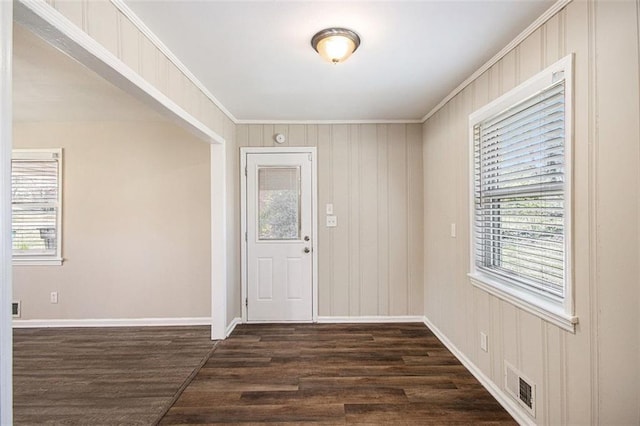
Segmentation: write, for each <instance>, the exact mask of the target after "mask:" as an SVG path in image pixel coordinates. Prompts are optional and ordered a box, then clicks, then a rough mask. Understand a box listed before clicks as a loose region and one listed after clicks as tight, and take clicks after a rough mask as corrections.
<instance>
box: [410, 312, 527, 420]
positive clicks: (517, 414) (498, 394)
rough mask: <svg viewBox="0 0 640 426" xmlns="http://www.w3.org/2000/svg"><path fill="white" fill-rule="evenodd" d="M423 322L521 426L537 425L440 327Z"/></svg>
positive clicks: (427, 320) (427, 321) (429, 322)
mask: <svg viewBox="0 0 640 426" xmlns="http://www.w3.org/2000/svg"><path fill="white" fill-rule="evenodd" d="M422 320H423V322H424V324H425V325H426V326H427V327H429V329H430V330H431V331H432V332H433V334H435V335H436V337H437V338H438V339H440V341H441V342H442V343H443V344H444V345H445V346H446V347H447V349H449V350H450V351H451V353H453V354H454V355H455V357H456V358H458V360H459V361H460V362H461V363H462V365H464V366H465V367H466V368H467V370H469V371H470V372H471V374H473V376H474V377H475V378H476V379H478V381H479V382H480V383H481V384H482V386H484V387H485V389H487V390H488V391H489V393H490V394H491V395H493V397H494V398H495V399H496V400H497V401H498V403H500V405H502V407H504V409H505V410H507V412H508V413H509V414H511V416H513V418H514V419H515V420H516V421H517V422H518V423H519V424H521V425H527V426H535V424H536V423H535V422H534V421H533V420H532V419H531V418H530V417H529V416H528V415H527V414H526V413H524V412H523V411H522V410H521V409H520V407H519V406H518V404H517V403H516V402H515V401H514V400H513V399H512V398H511V397H510V396H509V395H507V394H506V393H505V392H504V391H503V390H502V389H500V387H498V385H496V384H495V383H494V382H493V381H492V380H491V379H490V378H489V377H488V376H487V375H486V374H484V373H483V372H482V370H480V368H478V366H477V365H475V364H474V363H473V362H472V361H471V360H470V359H469V358H467V356H466V355H465V354H464V353H463V352H462V351H461V350H460V349H458V348H457V347H456V345H454V344H453V342H451V340H449V339H448V338H447V336H445V335H444V333H442V332H441V331H440V329H438V327H436V326H435V325H434V324H433V323H432V322H431V321H429V318H427V317H423V318H422Z"/></svg>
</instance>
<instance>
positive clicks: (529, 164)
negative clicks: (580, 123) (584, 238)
mask: <svg viewBox="0 0 640 426" xmlns="http://www.w3.org/2000/svg"><path fill="white" fill-rule="evenodd" d="M572 59H573V58H572V56H568V57H566V58H564V59H562V60H561V61H559V62H557V63H556V64H554V65H552V66H550V67H549V68H547V69H545V70H544V71H542V72H541V73H539V74H537V75H536V76H534V77H533V78H531V79H529V80H527V81H526V82H525V83H523V84H521V85H520V86H518V87H516V88H515V89H513V90H511V91H510V92H508V93H506V94H505V95H503V96H502V97H500V98H498V99H497V100H495V101H494V102H492V103H490V104H488V105H486V106H485V107H483V108H481V109H480V110H478V111H476V112H474V113H473V114H471V116H470V117H469V124H470V147H471V153H470V156H471V165H470V166H471V170H472V173H471V176H472V182H471V216H472V218H471V229H472V232H471V242H470V246H471V268H470V274H469V276H470V278H471V282H472V283H473V284H474V285H476V286H478V287H481V288H483V289H485V290H487V291H488V292H490V293H492V294H494V295H496V296H498V297H501V298H502V299H505V300H507V301H510V302H511V303H513V304H515V305H516V306H518V307H520V308H522V309H525V310H527V311H529V312H532V313H534V314H536V315H538V316H540V317H542V318H543V319H545V320H548V321H550V322H552V323H554V324H556V325H558V326H560V327H563V328H565V329H567V330H570V331H573V330H574V325H575V323H576V322H577V318H575V317H574V312H573V291H572V274H571V254H572V253H571V213H572V208H571V175H572V172H571V163H572V156H571V145H572V132H571V130H572V119H571V118H572V110H571V105H572Z"/></svg>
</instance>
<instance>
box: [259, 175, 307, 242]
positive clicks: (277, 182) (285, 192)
mask: <svg viewBox="0 0 640 426" xmlns="http://www.w3.org/2000/svg"><path fill="white" fill-rule="evenodd" d="M258 239H259V240H298V239H300V167H259V168H258Z"/></svg>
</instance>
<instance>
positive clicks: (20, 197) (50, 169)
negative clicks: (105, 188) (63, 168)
mask: <svg viewBox="0 0 640 426" xmlns="http://www.w3.org/2000/svg"><path fill="white" fill-rule="evenodd" d="M51 156H52V157H53V158H50V159H16V158H14V159H13V160H12V162H11V193H12V211H13V226H12V241H13V253H14V255H18V256H20V255H55V254H56V251H57V239H58V229H57V223H58V211H59V206H58V200H59V194H58V187H59V182H58V176H59V173H58V167H59V163H58V160H57V158H56V157H55V154H51Z"/></svg>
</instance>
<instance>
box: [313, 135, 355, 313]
mask: <svg viewBox="0 0 640 426" xmlns="http://www.w3.org/2000/svg"><path fill="white" fill-rule="evenodd" d="M332 133H333V138H332V141H333V149H332V158H331V162H332V165H333V175H332V176H331V179H332V182H333V191H334V192H333V211H334V214H335V215H336V216H337V217H338V226H337V227H336V228H332V229H331V232H332V234H333V247H332V249H333V253H334V257H333V270H332V273H333V292H332V296H333V299H332V300H331V306H332V308H333V309H332V311H333V315H337V316H348V315H349V306H350V300H349V295H350V294H351V292H350V291H349V279H350V275H349V272H350V270H349V265H350V263H351V254H350V252H349V250H350V247H351V244H350V241H349V238H350V235H351V233H350V224H351V222H350V220H349V206H350V201H349V191H350V188H349V183H350V180H349V166H350V161H349V156H350V149H349V126H348V125H345V124H341V125H334V126H332ZM319 166H320V167H322V165H319ZM318 249H319V250H322V246H321V245H319V247H318Z"/></svg>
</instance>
